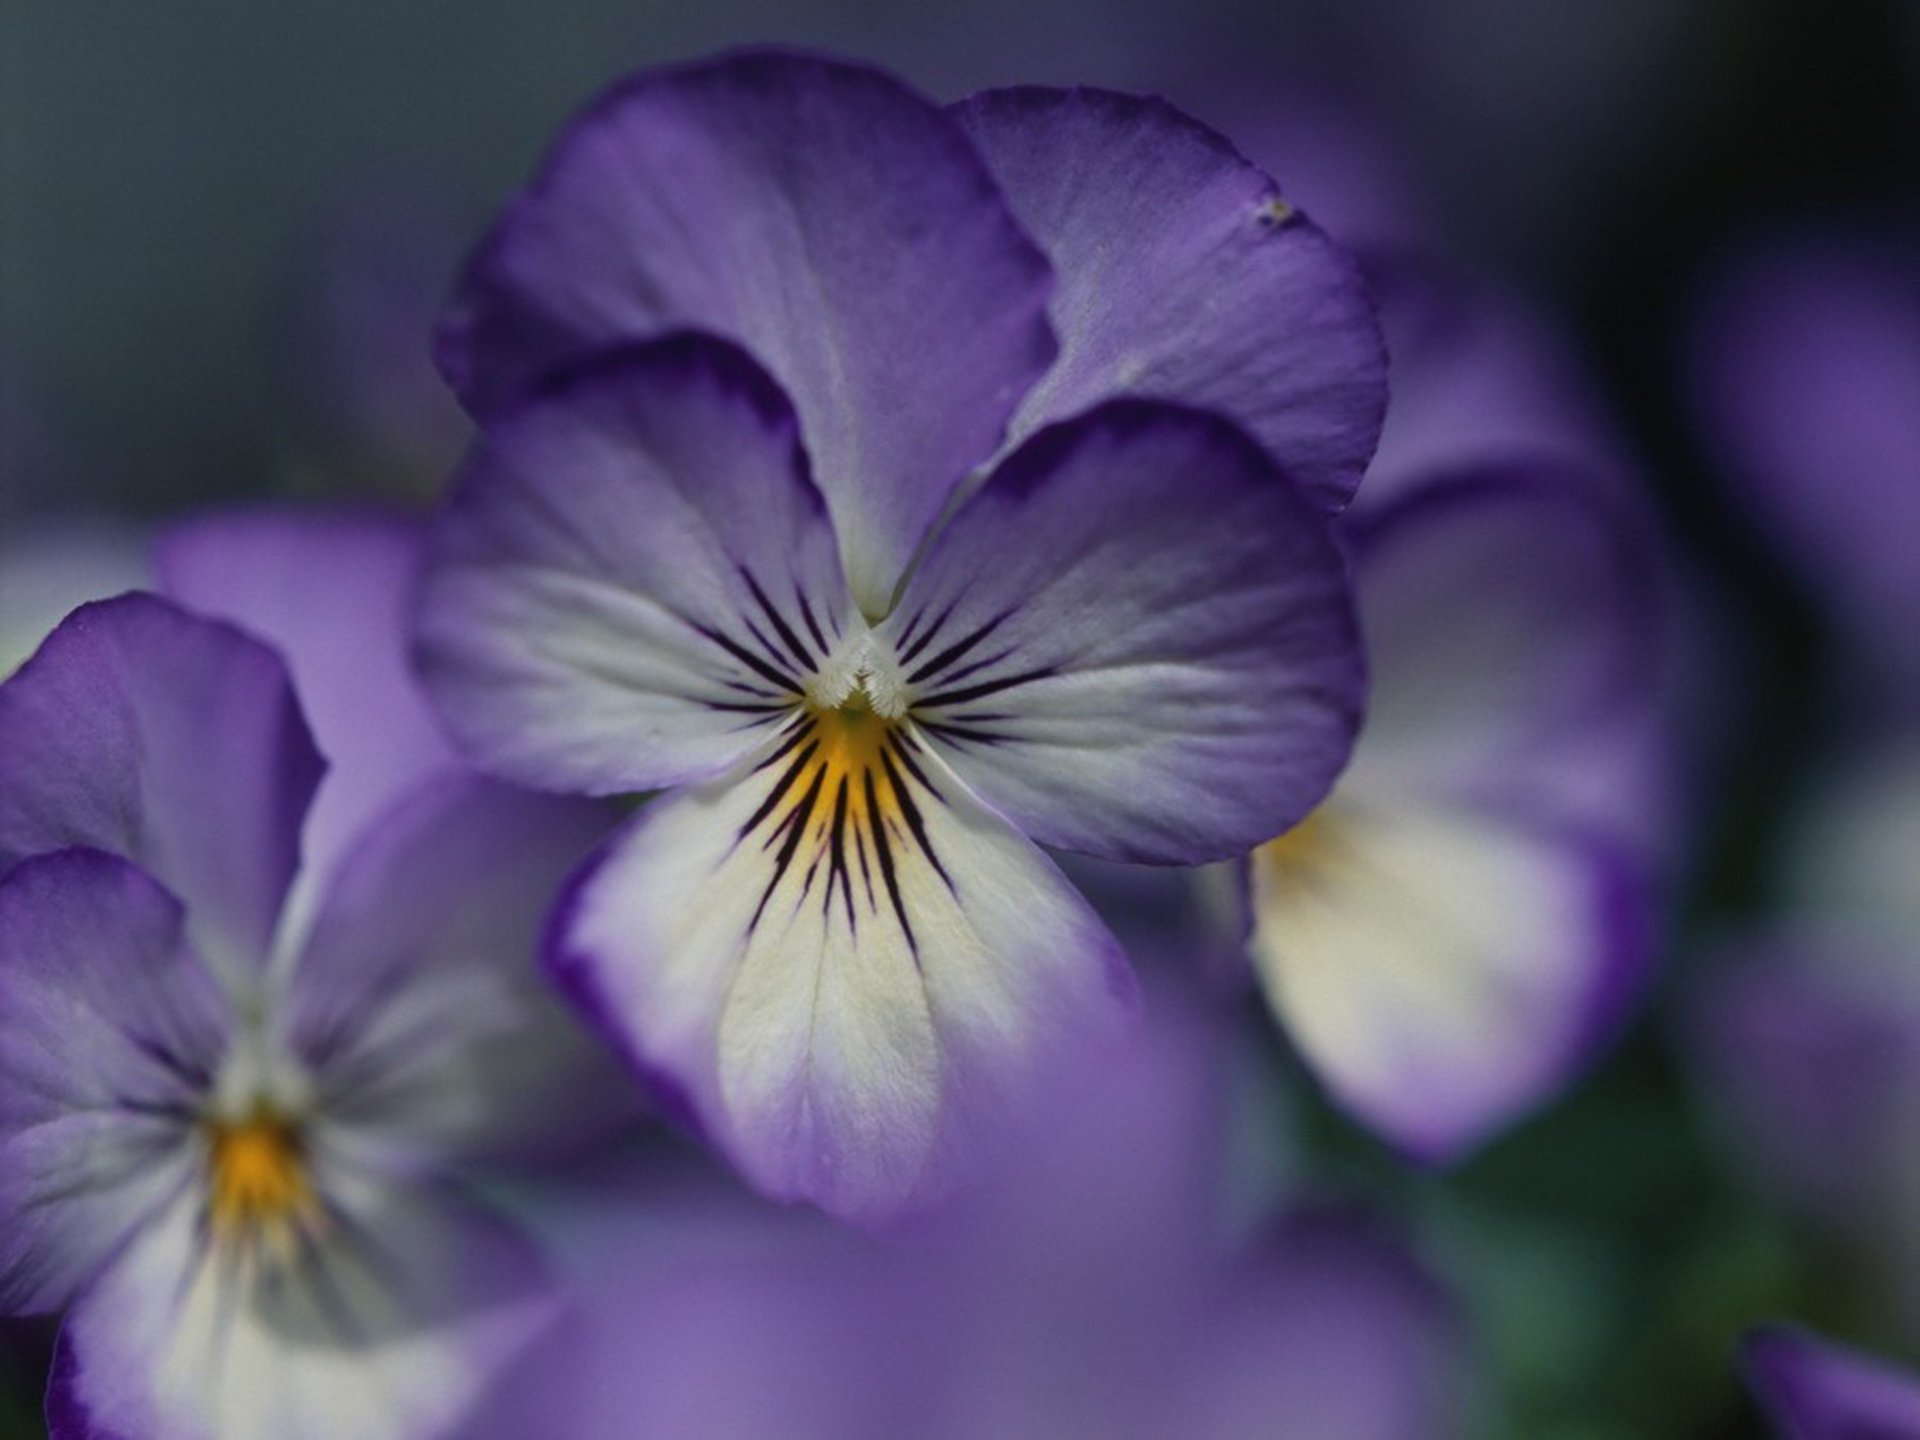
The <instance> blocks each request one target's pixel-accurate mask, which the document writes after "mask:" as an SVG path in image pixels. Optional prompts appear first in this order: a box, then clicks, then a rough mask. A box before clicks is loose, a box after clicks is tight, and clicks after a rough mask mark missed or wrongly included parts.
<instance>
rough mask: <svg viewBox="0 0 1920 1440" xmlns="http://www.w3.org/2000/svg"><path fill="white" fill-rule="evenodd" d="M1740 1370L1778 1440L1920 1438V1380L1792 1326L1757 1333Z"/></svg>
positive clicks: (1751, 1338)
mask: <svg viewBox="0 0 1920 1440" xmlns="http://www.w3.org/2000/svg"><path fill="white" fill-rule="evenodd" d="M1740 1368H1741V1370H1742V1371H1743V1372H1744V1373H1745V1375H1746V1379H1747V1384H1748V1386H1749V1387H1750V1388H1751V1389H1752V1390H1753V1393H1754V1395H1755V1397H1756V1398H1758V1400H1759V1401H1760V1404H1761V1406H1762V1407H1763V1408H1764V1409H1765V1411H1766V1413H1767V1417H1768V1418H1769V1419H1770V1420H1772V1421H1773V1424H1774V1433H1775V1435H1776V1436H1778V1437H1779V1440H1907V1437H1909V1436H1913V1435H1920V1375H1915V1374H1913V1373H1911V1372H1909V1371H1906V1370H1901V1369H1897V1368H1895V1367H1894V1366H1893V1365H1892V1364H1890V1363H1888V1362H1886V1361H1884V1360H1880V1359H1876V1358H1874V1357H1871V1356H1868V1355H1863V1354H1860V1353H1859V1352H1857V1351H1854V1350H1849V1349H1847V1348H1846V1347H1844V1346H1841V1345H1836V1344H1834V1343H1832V1342H1831V1341H1828V1340H1822V1339H1819V1338H1818V1337H1816V1336H1813V1335H1810V1334H1808V1333H1807V1332H1806V1331H1804V1330H1799V1329H1796V1328H1793V1327H1791V1326H1785V1325H1774V1326H1766V1327H1764V1328H1762V1329H1760V1330H1756V1331H1755V1332H1754V1333H1753V1334H1752V1335H1750V1336H1749V1337H1748V1338H1747V1342H1746V1344H1745V1345H1744V1346H1743V1347H1742V1349H1741V1355H1740Z"/></svg>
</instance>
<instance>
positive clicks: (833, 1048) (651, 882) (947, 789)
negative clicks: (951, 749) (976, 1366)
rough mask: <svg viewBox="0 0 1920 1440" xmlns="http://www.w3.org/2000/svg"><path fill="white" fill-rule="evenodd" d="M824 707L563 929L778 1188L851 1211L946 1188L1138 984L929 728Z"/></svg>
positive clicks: (691, 797) (621, 869) (627, 1020)
mask: <svg viewBox="0 0 1920 1440" xmlns="http://www.w3.org/2000/svg"><path fill="white" fill-rule="evenodd" d="M862 724H863V725H864V727H865V730H864V732H862V733H861V734H860V735H850V734H849V733H848V732H847V731H846V730H845V729H843V728H837V727H840V726H841V722H839V721H837V720H835V719H833V718H831V717H829V718H828V719H827V720H825V721H824V722H812V721H802V722H797V723H796V725H795V727H794V728H793V729H792V730H791V731H790V732H789V733H788V735H787V737H786V739H785V741H783V745H784V746H785V747H786V748H784V749H782V750H779V751H776V752H774V753H770V754H769V755H767V756H766V757H764V758H763V759H762V760H760V761H759V762H756V765H755V766H754V767H752V768H749V769H746V770H743V771H741V772H738V773H736V774H735V775H733V776H730V777H728V778H726V779H724V780H721V781H716V782H714V783H712V784H710V785H707V786H703V787H700V788H698V789H694V790H688V791H683V792H681V793H679V794H676V795H673V796H670V797H668V798H666V799H664V800H661V801H658V802H656V803H655V804H654V805H653V806H652V807H651V808H650V809H649V810H648V811H647V812H645V813H644V814H643V815H642V816H641V818H640V819H639V821H638V822H637V823H636V824H635V825H634V827H633V828H632V829H631V830H630V831H629V832H628V833H627V834H626V835H625V836H624V837H623V838H622V840H621V841H619V842H618V843H617V844H616V846H615V847H614V848H613V849H612V850H611V852H610V853H609V854H608V856H607V857H606V859H605V860H604V861H603V862H602V863H601V865H600V866H599V868H598V869H597V870H595V871H594V872H592V873H591V874H590V875H589V876H588V878H587V879H586V881H585V882H584V884H583V885H582V887H581V888H580V890H579V891H578V892H577V893H576V895H575V896H574V898H573V901H572V905H571V908H570V910H569V911H568V912H567V913H566V915H564V916H563V918H562V920H561V922H560V924H559V927H558V929H557V932H556V933H557V934H559V936H560V942H561V944H562V946H563V947H564V951H563V954H562V955H561V956H560V957H558V963H559V964H560V965H561V966H562V968H563V971H564V973H565V976H566V978H567V979H568V981H569V982H570V983H571V984H572V985H573V987H574V988H575V990H576V993H577V994H579V995H581V997H582V998H583V999H584V1000H585V1001H586V1003H588V1004H589V1005H590V1006H591V1007H592V1008H593V1009H594V1010H595V1011H596V1012H597V1015H598V1018H599V1019H600V1021H601V1023H602V1024H603V1025H604V1026H605V1027H606V1028H607V1029H608V1030H609V1031H610V1032H611V1033H612V1034H613V1035H614V1036H615V1037H616V1038H617V1039H618V1040H620V1041H621V1043H623V1044H624V1045H625V1046H626V1048H627V1049H628V1050H629V1052H630V1053H631V1054H632V1055H633V1057H634V1058H635V1060H636V1061H637V1062H638V1063H639V1064H640V1065H641V1066H643V1067H644V1068H646V1069H648V1070H650V1071H654V1072H658V1073H662V1074H664V1075H665V1076H666V1077H668V1078H670V1079H671V1080H672V1081H673V1082H674V1083H675V1084H677V1085H678V1086H680V1087H681V1088H682V1089H683V1090H684V1091H685V1092H686V1095H687V1097H688V1099H689V1100H690V1102H691V1104H692V1107H693V1109H694V1111H695V1114H696V1116H697V1118H698V1119H699V1121H700V1122H701V1123H702V1124H703V1125H704V1126H705V1127H706V1128H707V1129H708V1130H709V1132H710V1133H711V1134H712V1135H713V1137H714V1138H715V1140H716V1141H717V1142H718V1143H720V1144H721V1145H722V1147H723V1148H725V1149H726V1150H727V1151H728V1152H729V1153H730V1154H731V1155H732V1157H733V1158H734V1160H735V1161H736V1163H738V1164H739V1165H740V1166H741V1167H742V1168H743V1169H744V1170H745V1171H746V1172H747V1173H748V1175H749V1176H750V1177H751V1178H752V1179H753V1180H754V1181H755V1183H756V1184H758V1185H759V1186H761V1187H762V1188H763V1189H765V1190H768V1191H769V1192H771V1193H773V1194H775V1195H779V1196H782V1197H805V1198H808V1199H812V1200H815V1201H817V1202H818V1203H820V1204H821V1205H823V1206H825V1207H826V1208H828V1209H831V1210H834V1211H836V1212H839V1213H842V1214H849V1215H872V1214H878V1213H883V1212H886V1211H888V1210H892V1209H895V1208H897V1207H899V1206H900V1205H902V1204H904V1203H907V1202H908V1201H910V1200H911V1199H913V1198H915V1197H916V1196H918V1195H920V1194H922V1193H924V1191H925V1190H926V1188H927V1187H928V1185H929V1184H930V1183H933V1182H934V1181H935V1179H936V1177H937V1176H938V1175H939V1174H940V1172H941V1171H942V1169H943V1166H942V1161H943V1159H944V1158H945V1152H946V1151H947V1149H948V1147H949V1146H951V1145H952V1144H953V1142H955V1141H956V1140H957V1139H958V1138H959V1135H960V1133H961V1132H962V1131H963V1130H964V1129H965V1128H966V1126H967V1125H968V1124H969V1123H970V1122H975V1121H977V1120H978V1119H979V1118H980V1117H981V1115H982V1114H983V1113H985V1112H984V1111H983V1110H982V1108H981V1107H982V1106H983V1104H985V1103H986V1102H989V1101H990V1100H991V1099H993V1098H995V1097H1002V1096H1004V1094H1005V1093H1006V1091H1007V1090H1008V1089H1009V1087H1017V1085H1018V1083H1019V1077H1020V1076H1021V1075H1022V1074H1023V1073H1024V1072H1026V1071H1027V1070H1028V1068H1029V1066H1030V1065H1031V1063H1032V1062H1033V1061H1034V1060H1035V1059H1036V1058H1038V1056H1039V1055H1040V1054H1041V1053H1042V1052H1043V1050H1044V1049H1045V1048H1046V1046H1047V1044H1048V1041H1049V1039H1050V1037H1055V1036H1058V1035H1059V1034H1060V1032H1061V1030H1062V1029H1063V1027H1074V1026H1078V1025H1079V1024H1082V1023H1086V1022H1088V1021H1093V1022H1096V1023H1098V1022H1099V1021H1100V1020H1103V1019H1105V1018H1106V1017H1107V1016H1108V1015H1109V1014H1110V1013H1111V1011H1112V1010H1113V1008H1114V1007H1115V1002H1116V1000H1117V999H1123V998H1130V996H1131V990H1130V988H1129V983H1130V982H1129V975H1128V972H1127V970H1126V968H1125V966H1124V963H1123V962H1122V960H1121V958H1120V955H1119V951H1118V947H1117V945H1116V943H1115V942H1114V940H1113V938H1112V937H1111V936H1110V935H1109V934H1108V933H1107V931H1106V929H1105V927H1104V926H1103V925H1102V924H1101V923H1100V921H1099V920H1098V919H1097V918H1096V917H1095V916H1094V914H1093V912H1092V911H1091V910H1090V909H1089V908H1088V907H1087V905H1086V903H1085V902H1084V901H1082V900H1081V899H1080V897H1079V896H1078V895H1077V894H1076V893H1075V892H1074V891H1073V889H1072V888H1071V887H1070V886H1069V885H1068V884H1067V882H1066V881H1065V879H1064V878H1063V877H1062V876H1061V875H1060V873H1059V872H1058V870H1056V869H1055V868H1054V866H1053V864H1052V863H1051V862H1050V861H1048V860H1047V859H1046V857H1045V856H1043V855H1041V854H1040V852H1039V851H1038V850H1036V849H1035V848H1034V847H1033V846H1032V845H1031V844H1029V843H1028V842H1027V841H1026V840H1025V839H1024V838H1022V837H1021V836H1020V835H1019V834H1017V833H1016V832H1015V831H1014V830H1012V829H1011V828H1010V827H1009V826H1008V825H1007V824H1006V823H1005V822H1004V821H1002V820H1000V819H999V818H998V817H997V816H995V815H994V814H992V813H991V812H990V811H988V810H987V809H986V808H985V807H983V806H982V805H980V804H979V803H978V801H976V800H975V799H974V798H973V797H972V796H971V795H970V794H969V793H968V792H967V791H966V790H965V788H964V787H963V786H962V785H961V784H960V783H959V782H958V781H957V780H956V779H955V778H954V777H953V775H952V773H951V772H950V771H948V770H947V769H946V768H945V767H944V766H942V765H941V764H940V763H939V762H938V760H937V759H936V758H935V757H934V756H933V755H932V754H931V752H930V751H929V750H928V749H927V748H926V747H925V745H924V744H923V743H921V742H920V741H919V740H917V739H916V738H914V737H913V735H912V734H911V733H910V732H909V731H908V730H906V729H903V728H897V727H892V726H889V725H888V724H887V723H886V722H882V721H880V720H878V719H877V718H875V717H873V716H871V715H869V716H867V717H865V719H864V721H863V722H862Z"/></svg>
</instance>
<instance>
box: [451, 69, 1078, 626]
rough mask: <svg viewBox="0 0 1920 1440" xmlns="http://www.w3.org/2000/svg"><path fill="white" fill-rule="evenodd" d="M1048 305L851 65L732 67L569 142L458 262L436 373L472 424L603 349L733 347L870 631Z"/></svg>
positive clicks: (919, 125) (664, 79) (575, 130)
mask: <svg viewBox="0 0 1920 1440" xmlns="http://www.w3.org/2000/svg"><path fill="white" fill-rule="evenodd" d="M1050 286H1051V276H1050V273H1049V271H1048V268H1047V264H1046V261H1045V260H1044V259H1043V258H1042V257H1041V255H1040V252H1039V251H1038V250H1036V249H1035V248H1034V246H1033V244H1032V242H1031V241H1030V240H1028V239H1027V237H1026V235H1025V234H1024V233H1023V232H1022V231H1021V230H1020V228H1019V227H1018V226H1017V225H1016V224H1015V223H1014V221H1013V219H1012V217H1011V216H1010V215H1009V214H1008V211H1007V206H1006V204H1005V202H1004V201H1003V200H1002V198H1001V196H1000V193H999V191H998V190H997V189H996V188H995V187H994V184H993V181H992V180H991V179H990V178H989V176H988V174H987V172H986V170H985V168H984V167H983V166H982V165H981V163H980V160H979V158H978V156H977V155H976V154H975V153H974V151H973V149H972V147H971V146H969V145H968V143H967V141H966V138H965V136H964V135H963V134H962V133H961V132H960V129H959V127H958V126H957V125H956V124H955V123H954V121H953V120H952V119H951V118H949V117H948V116H947V115H945V114H943V113H942V112H941V111H940V110H939V109H938V108H937V107H935V106H934V105H932V104H931V103H929V102H928V101H926V100H924V99H922V98H921V97H920V96H918V95H916V94H914V93H913V92H912V91H910V90H908V89H907V88H905V87H904V86H903V85H901V84H900V83H899V82H897V81H895V80H893V79H891V78H890V77H888V76H885V75H883V74H880V73H878V72H876V71H873V70H869V69H865V68H863V67H859V66H853V65H846V64H841V63H837V62H834V61H828V60H819V59H811V58H805V57H800V56H795V55H786V54H779V53H773V52H765V53H754V54H744V55H734V56H729V57H725V58H722V59H719V60H715V61H708V62H705V63H701V64H696V65H689V66H685V67H681V68H677V69H670V70H658V71H648V72H645V73H642V74H640V75H637V76H634V77H633V78H631V79H629V80H627V81H625V82H624V83H622V84H621V85H619V86H617V87H615V88H614V89H613V90H612V91H611V92H610V93H608V94H607V95H606V96H605V97H604V98H602V99H601V100H600V101H599V102H598V103H597V104H595V105H594V106H592V107H591V108H589V109H588V110H587V111H586V113H585V114H583V115H582V116H581V117H580V118H579V119H578V120H576V121H575V122H574V124H573V125H572V127H571V128H570V129H569V130H568V131H567V132H566V134H565V135H564V136H563V137H562V138H561V140H560V141H559V143H558V145H557V146H556V147H555V149H554V151H553V152H552V154H551V155H550V157H549V158H548V160H547V162H546V164H545V166H544V168H543V169H542V171H541V173H540V174H539V176H538V177H537V178H536V179H535V181H534V182H533V184H532V185H531V186H530V187H529V188H528V189H527V191H526V192H525V193H524V194H523V195H522V196H521V197H520V198H519V199H518V200H517V201H516V202H515V203H514V204H513V205H512V206H510V207H509V208H508V210H507V211H506V213H505V215H504V216H503V217H502V219H501V220H500V222H499V223H498V224H497V226H496V227H495V229H494V231H493V233H492V234H491V235H490V236H489V238H488V239H487V240H486V242H485V243H484V244H483V245H482V247H481V249H480V251H479V252H478V254H477V255H476V256H475V258H474V260H473V261H472V262H471V264H470V266H469V268H468V270H467V273H466V276H465V278H464V280H463V281H462V283H461V287H460V290H459V292H458V293H457V295H456V297H455V299H454V302H453V306H452V309H451V310H450V311H449V313H448V315H447V317H446V319H445V320H444V322H443V324H442V326H441V331H440V358H441V365H442V368H443V370H444V371H445V372H446V374H447V376H448V378H449V379H450V380H451V381H452V383H453V385H454V388H455V389H456V390H458V391H459V392H460V393H461V395H462V396H463V397H464V398H465V400H466V401H467V403H468V405H469V407H470V408H473V409H474V410H475V411H476V413H479V414H481V415H483V416H484V415H486V414H488V413H490V412H493V411H495V410H497V409H498V408H499V407H500V406H501V405H502V403H503V402H506V401H508V400H510V399H511V398H512V397H513V396H515V395H516V394H519V393H523V392H524V391H525V390H526V389H527V388H528V386H529V385H530V384H531V383H532V382H534V381H536V380H538V379H539V377H540V376H541V375H542V374H543V372H545V371H547V370H549V369H551V368H552V367H553V366H554V365H555V364H556V363H562V362H567V361H571V360H577V359H578V358H580V357H581V356H582V355H584V354H587V353H590V352H592V351H595V350H599V349H603V348H605V347H606V346H608V345H609V344H612V343H615V342H620V341H630V340H635V339H646V338H650V337H653V336H657V335H660V334H662V333H664V332H667V331H671V330H678V329H689V328H690V329H699V330H707V331H712V332H714V333H717V334H720V335H724V336H726V337H727V338H729V339H732V340H736V341H738V342H739V343H740V344H742V345H744V346H745V347H746V348H747V349H748V350H749V351H751V352H752V354H753V355H754V356H755V358H756V359H758V360H759V361H760V362H761V363H762V364H764V365H766V366H767V368H768V369H769V370H770V371H771V372H772V373H773V375H774V377H775V378H776V379H777V380H778V381H779V383H780V385H781V386H782V388H783V389H785V391H786V392H787V393H788V394H789V395H791V396H792V397H793V400H794V405H795V408H796V409H797V410H798V412H799V415H800V423H801V429H802V431H803V433H804V435H805V438H806V445H807V449H808V451H809V452H810V453H811V455H812V457H813V462H814V469H815V474H816V476H817V478H818V480H819V484H820V488H821V490H822V492H823V493H824V494H825V496H826V497H827V503H828V505H829V506H830V508H831V509H832V511H833V517H834V524H835V527H836V529H837V531H838V533H839V537H840V540H841V544H842V546H843V554H844V557H845V560H846V566H847V574H848V579H849V580H850V582H851V583H852V585H853V589H854V593H855V595H856V597H857V598H858V600H859V602H860V604H861V606H862V608H863V609H865V610H866V611H867V612H868V613H869V614H874V615H877V614H880V613H882V612H883V611H884V610H885V608H886V605H887V602H888V600H889V598H890V597H891V595H892V593H893V588H894V585H895V583H896V582H897V581H898V579H899V577H900V575H901V573H902V572H903V571H904V570H905V568H906V564H907V561H908V559H909V557H910V556H911V555H912V553H913V551H914V548H915V547H916V546H917V545H918V544H919V542H920V539H921V537H922V535H923V534H924V533H925V531H926V528H927V526H928V524H929V523H930V522H931V521H932V519H933V518H934V516H935V515H936V514H937V513H938V512H939V510H940V508H941V506H942V505H943V504H944V503H945V501H946V499H947V497H948V495H949V494H950V493H951V491H952V489H953V487H954V486H955V485H956V484H958V483H959V481H960V479H961V478H962V477H963V476H964V475H965V474H966V473H967V471H968V470H969V469H970V468H971V467H973V466H974V465H977V464H979V463H980V462H981V461H983V460H985V459H986V458H987V457H988V456H989V455H990V454H992V453H993V451H994V450H995V449H996V448H997V446H998V445H999V443H1000V439H1001V435H1002V431H1003V429H1004V427H1005V424H1006V422H1007V419H1008V417H1009V416H1010V415H1011V414H1012V413H1013V410H1014V407H1015V405H1017V404H1018V403H1019V400H1020V397H1021V396H1022V395H1023V394H1024V393H1025V392H1026V390H1027V388H1028V386H1029V385H1031V384H1032V382H1033V381H1034V380H1035V379H1036V378H1037V377H1038V376H1039V375H1040V373H1041V372H1042V371H1043V370H1044V369H1045V368H1046V366H1047V364H1048V362H1049V361H1051V359H1052V358H1053V355H1054V350H1055V346H1054V342H1053V337H1052V333H1051V331H1050V330H1049V329H1048V327H1047V322H1046V314H1045V310H1046V300H1047V294H1048V291H1049V288H1050Z"/></svg>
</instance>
